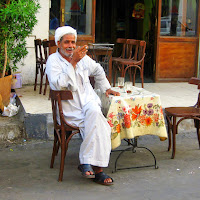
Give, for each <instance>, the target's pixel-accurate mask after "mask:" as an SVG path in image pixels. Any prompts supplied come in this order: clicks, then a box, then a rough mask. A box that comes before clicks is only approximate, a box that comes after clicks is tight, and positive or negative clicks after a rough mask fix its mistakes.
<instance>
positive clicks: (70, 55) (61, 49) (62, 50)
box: [60, 48, 73, 58]
mask: <svg viewBox="0 0 200 200" xmlns="http://www.w3.org/2000/svg"><path fill="white" fill-rule="evenodd" d="M60 52H61V53H62V54H63V55H64V56H66V57H68V58H71V57H72V56H73V53H71V54H69V53H66V51H65V50H64V49H63V48H60Z"/></svg>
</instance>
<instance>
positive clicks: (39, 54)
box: [34, 39, 43, 62]
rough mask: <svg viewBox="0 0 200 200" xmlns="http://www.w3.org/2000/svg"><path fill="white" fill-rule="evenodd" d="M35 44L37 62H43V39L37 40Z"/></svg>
mask: <svg viewBox="0 0 200 200" xmlns="http://www.w3.org/2000/svg"><path fill="white" fill-rule="evenodd" d="M34 44H35V57H36V62H41V61H42V60H43V56H42V41H41V39H35V40H34Z"/></svg>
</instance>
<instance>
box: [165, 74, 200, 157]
mask: <svg viewBox="0 0 200 200" xmlns="http://www.w3.org/2000/svg"><path fill="white" fill-rule="evenodd" d="M189 84H194V85H198V89H200V79H198V78H194V77H192V78H191V79H190V80H189ZM165 114H166V118H167V124H168V142H169V144H168V151H170V149H171V136H172V155H171V158H172V159H174V157H175V152H176V135H177V134H178V125H179V124H180V122H182V121H183V120H184V119H194V124H195V128H196V131H197V139H198V143H199V149H200V133H199V124H200V123H199V120H200V92H199V95H198V100H197V103H196V104H195V105H194V106H192V107H167V108H165ZM177 118H178V122H177Z"/></svg>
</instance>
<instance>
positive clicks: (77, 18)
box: [65, 0, 92, 35]
mask: <svg viewBox="0 0 200 200" xmlns="http://www.w3.org/2000/svg"><path fill="white" fill-rule="evenodd" d="M91 23H92V0H65V25H70V26H72V27H73V28H75V29H76V30H77V33H78V34H79V35H91Z"/></svg>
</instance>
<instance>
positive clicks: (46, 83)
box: [43, 75, 49, 95]
mask: <svg viewBox="0 0 200 200" xmlns="http://www.w3.org/2000/svg"><path fill="white" fill-rule="evenodd" d="M48 83H49V81H48V77H47V75H46V82H45V87H44V93H43V95H46V91H47V85H48Z"/></svg>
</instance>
